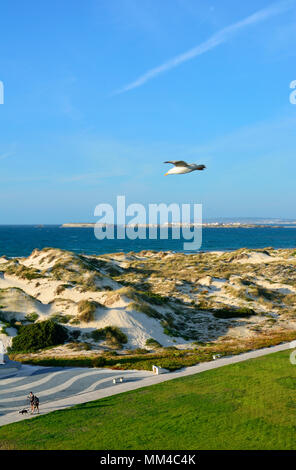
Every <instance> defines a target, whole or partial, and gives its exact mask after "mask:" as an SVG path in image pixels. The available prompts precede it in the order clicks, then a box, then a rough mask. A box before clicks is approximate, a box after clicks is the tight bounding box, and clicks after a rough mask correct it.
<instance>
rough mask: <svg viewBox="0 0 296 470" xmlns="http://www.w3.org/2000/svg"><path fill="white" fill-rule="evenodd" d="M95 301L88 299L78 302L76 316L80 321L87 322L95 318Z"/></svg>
mask: <svg viewBox="0 0 296 470" xmlns="http://www.w3.org/2000/svg"><path fill="white" fill-rule="evenodd" d="M96 308H97V303H96V302H94V301H90V300H80V302H79V303H78V313H79V315H78V318H79V320H80V321H84V322H86V323H89V322H91V321H93V320H94V319H95V311H96Z"/></svg>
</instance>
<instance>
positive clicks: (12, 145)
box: [0, 0, 296, 224]
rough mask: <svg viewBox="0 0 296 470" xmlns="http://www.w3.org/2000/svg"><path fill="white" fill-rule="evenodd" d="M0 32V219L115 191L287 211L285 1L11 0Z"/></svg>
mask: <svg viewBox="0 0 296 470" xmlns="http://www.w3.org/2000/svg"><path fill="white" fill-rule="evenodd" d="M0 37H1V40H0V80H1V81H2V82H3V83H4V87H5V90H4V95H5V102H4V104H3V105H0V137H1V138H0V197H1V202H2V204H1V205H0V223H2V224H5V223H6V224H23V223H28V224H30V223H61V222H79V221H95V217H94V215H93V213H94V208H95V206H96V205H97V204H99V203H102V202H104V203H111V204H114V203H115V200H116V196H117V195H126V198H127V202H128V203H133V202H137V203H144V204H148V203H160V202H165V203H171V202H177V203H189V202H191V203H193V202H195V203H202V204H203V214H204V217H206V218H209V217H239V216H242V217H248V216H256V217H260V216H261V217H290V218H296V210H295V207H296V194H295V173H296V158H295V149H296V105H292V104H291V103H290V102H289V95H290V92H291V90H290V88H289V85H290V82H291V81H292V80H296V70H295V55H296V47H295V44H296V0H295V1H294V0H287V1H285V0H284V1H279V2H270V1H266V0H256V1H255V0H250V1H248V2H237V1H235V0H223V1H221V0H219V1H218V0H212V1H207V0H203V1H200V0H161V1H160V0H141V1H139V0H85V1H84V2H81V1H80V0H71V1H70V0H63V1H57V0H51V1H47V0H44V1H42V2H40V1H39V0H38V1H37V0H28V1H26V2H23V1H22V0H14V1H13V2H2V4H1V14H0ZM168 159H169V160H170V159H184V160H186V161H189V162H198V163H204V164H206V166H207V170H206V171H205V172H202V173H199V172H198V173H192V174H189V175H182V176H164V173H165V172H166V171H167V165H164V164H163V162H164V161H165V160H168Z"/></svg>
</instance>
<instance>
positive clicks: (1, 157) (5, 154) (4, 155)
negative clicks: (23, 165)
mask: <svg viewBox="0 0 296 470" xmlns="http://www.w3.org/2000/svg"><path fill="white" fill-rule="evenodd" d="M12 155H14V154H13V152H6V153H2V154H0V160H4V159H5V158H9V157H11V156H12Z"/></svg>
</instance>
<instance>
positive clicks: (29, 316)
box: [25, 312, 39, 323]
mask: <svg viewBox="0 0 296 470" xmlns="http://www.w3.org/2000/svg"><path fill="white" fill-rule="evenodd" d="M38 318H39V315H38V313H36V312H31V313H27V315H26V316H25V320H26V321H29V322H32V323H34V322H35V321H36V320H38Z"/></svg>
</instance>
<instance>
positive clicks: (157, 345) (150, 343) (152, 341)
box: [145, 338, 162, 348]
mask: <svg viewBox="0 0 296 470" xmlns="http://www.w3.org/2000/svg"><path fill="white" fill-rule="evenodd" d="M145 344H146V346H149V347H152V348H161V347H162V346H161V344H160V343H159V342H158V341H156V339H153V338H148V339H147V340H146V343H145Z"/></svg>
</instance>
